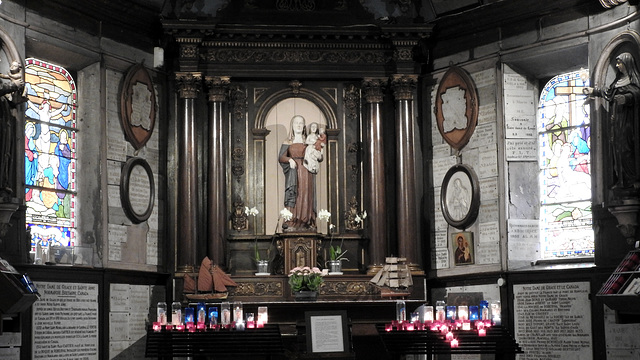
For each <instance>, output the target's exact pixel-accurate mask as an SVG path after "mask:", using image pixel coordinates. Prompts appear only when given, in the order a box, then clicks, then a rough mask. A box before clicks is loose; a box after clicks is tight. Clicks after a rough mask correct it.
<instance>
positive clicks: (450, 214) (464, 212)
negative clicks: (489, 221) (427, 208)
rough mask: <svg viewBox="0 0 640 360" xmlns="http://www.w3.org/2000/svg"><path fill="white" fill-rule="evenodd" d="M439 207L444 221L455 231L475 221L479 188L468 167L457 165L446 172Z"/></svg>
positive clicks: (474, 174)
mask: <svg viewBox="0 0 640 360" xmlns="http://www.w3.org/2000/svg"><path fill="white" fill-rule="evenodd" d="M440 206H441V208H442V215H443V216H444V219H445V220H446V221H447V223H449V225H451V226H453V227H455V228H457V229H466V228H467V227H468V226H470V225H471V224H473V222H474V221H476V218H477V217H478V210H479V209H480V186H479V185H478V177H477V176H476V173H475V171H473V169H472V168H471V167H470V166H468V165H463V164H457V165H454V166H452V167H451V168H450V169H449V170H448V171H447V173H446V174H445V176H444V180H442V188H441V190H440Z"/></svg>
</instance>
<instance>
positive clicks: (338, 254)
mask: <svg viewBox="0 0 640 360" xmlns="http://www.w3.org/2000/svg"><path fill="white" fill-rule="evenodd" d="M331 242H333V236H332V237H331ZM331 242H329V274H332V275H340V274H342V260H346V261H349V259H347V257H346V255H345V254H346V253H347V250H343V248H342V247H343V245H344V239H342V241H340V245H337V246H334V245H333V244H331Z"/></svg>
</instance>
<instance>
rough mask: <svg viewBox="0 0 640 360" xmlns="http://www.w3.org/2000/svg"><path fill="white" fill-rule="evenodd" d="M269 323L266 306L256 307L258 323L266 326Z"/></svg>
mask: <svg viewBox="0 0 640 360" xmlns="http://www.w3.org/2000/svg"><path fill="white" fill-rule="evenodd" d="M268 322H269V312H268V309H267V307H266V306H258V323H262V324H266V323H268Z"/></svg>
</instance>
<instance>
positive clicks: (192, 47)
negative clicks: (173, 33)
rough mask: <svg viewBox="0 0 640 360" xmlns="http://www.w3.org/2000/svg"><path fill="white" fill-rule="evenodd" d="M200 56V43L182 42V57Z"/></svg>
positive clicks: (193, 57)
mask: <svg viewBox="0 0 640 360" xmlns="http://www.w3.org/2000/svg"><path fill="white" fill-rule="evenodd" d="M197 57H198V45H197V44H193V43H188V44H180V58H182V59H195V58H197Z"/></svg>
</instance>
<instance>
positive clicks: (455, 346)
mask: <svg viewBox="0 0 640 360" xmlns="http://www.w3.org/2000/svg"><path fill="white" fill-rule="evenodd" d="M458 346H459V344H458V339H452V340H451V347H452V348H457V347H458Z"/></svg>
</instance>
